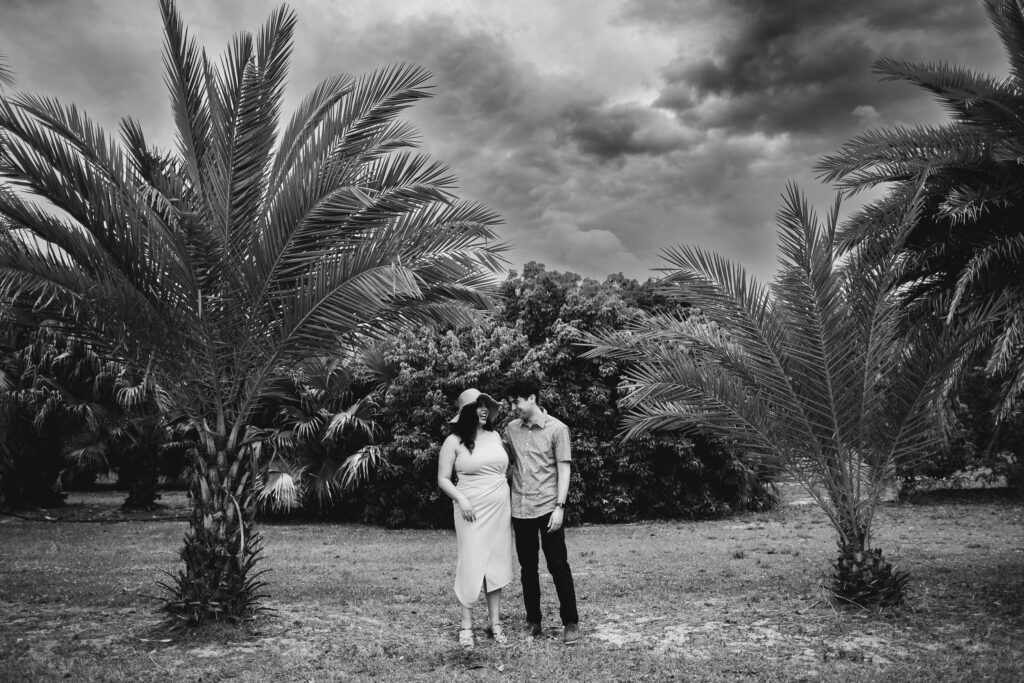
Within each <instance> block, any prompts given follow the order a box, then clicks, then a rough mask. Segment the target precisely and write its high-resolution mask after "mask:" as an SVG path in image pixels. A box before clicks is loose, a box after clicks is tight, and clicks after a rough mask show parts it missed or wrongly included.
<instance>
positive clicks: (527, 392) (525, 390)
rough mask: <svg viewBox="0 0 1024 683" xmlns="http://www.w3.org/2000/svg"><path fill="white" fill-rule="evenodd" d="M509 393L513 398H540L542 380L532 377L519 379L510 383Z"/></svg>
mask: <svg viewBox="0 0 1024 683" xmlns="http://www.w3.org/2000/svg"><path fill="white" fill-rule="evenodd" d="M508 395H509V396H510V397H511V398H530V397H531V396H534V397H535V398H537V399H538V400H539V399H540V382H537V381H535V380H532V379H517V380H516V381H514V382H512V383H511V384H509V385H508Z"/></svg>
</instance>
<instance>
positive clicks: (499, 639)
mask: <svg viewBox="0 0 1024 683" xmlns="http://www.w3.org/2000/svg"><path fill="white" fill-rule="evenodd" d="M487 635H489V636H490V637H491V638H493V639H494V642H495V643H497V644H498V645H508V636H506V635H505V632H504V631H503V630H502V628H501V624H495V625H494V626H488V627H487Z"/></svg>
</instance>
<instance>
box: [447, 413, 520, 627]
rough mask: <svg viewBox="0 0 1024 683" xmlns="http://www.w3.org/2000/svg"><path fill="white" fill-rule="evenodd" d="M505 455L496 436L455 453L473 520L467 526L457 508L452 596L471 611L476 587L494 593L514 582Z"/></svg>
mask: <svg viewBox="0 0 1024 683" xmlns="http://www.w3.org/2000/svg"><path fill="white" fill-rule="evenodd" d="M506 468H508V454H507V453H506V452H505V448H504V446H502V445H501V437H499V436H498V434H497V432H484V433H483V434H481V435H480V439H479V440H478V441H477V442H476V445H475V446H474V448H473V452H472V453H470V452H469V451H468V450H467V449H466V448H465V447H464V446H462V445H461V444H460V445H459V446H458V447H457V448H456V451H455V472H456V474H458V476H459V480H458V484H457V486H458V489H459V491H461V492H462V493H463V494H464V495H465V496H466V498H468V499H469V501H470V503H472V505H473V511H474V512H475V513H476V520H475V521H472V522H467V521H466V520H464V519H463V518H462V513H461V512H459V504H458V503H456V502H455V501H452V504H453V506H454V509H455V534H456V536H457V537H458V543H459V561H458V565H457V566H456V567H455V595H456V597H458V599H459V602H460V603H462V604H463V605H465V606H467V607H471V606H472V605H473V604H474V603H476V601H477V600H478V599H479V598H480V589H481V588H483V586H484V581H485V580H486V582H487V590H488V591H494V590H497V589H499V588H503V587H505V586H507V585H508V584H509V583H511V581H512V505H511V500H510V493H509V488H508V480H507V479H506V478H505V470H506Z"/></svg>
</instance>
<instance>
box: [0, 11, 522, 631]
mask: <svg viewBox="0 0 1024 683" xmlns="http://www.w3.org/2000/svg"><path fill="white" fill-rule="evenodd" d="M160 9H161V13H162V17H163V24H164V35H165V55H164V61H165V64H166V67H167V76H166V82H167V84H168V86H169V89H170V94H171V109H172V113H173V117H174V122H175V127H176V133H177V149H176V150H175V151H173V152H168V153H163V152H158V151H155V150H152V149H151V148H150V147H149V146H148V145H147V144H146V141H145V138H144V136H143V133H142V130H141V128H140V126H139V125H138V124H137V123H136V122H134V121H131V120H125V121H124V122H123V124H122V130H121V133H122V135H121V137H122V140H121V143H120V144H119V143H118V142H116V141H115V140H112V139H110V138H108V136H107V135H106V134H105V133H104V132H103V131H102V130H101V129H100V128H99V127H98V126H97V125H95V124H94V123H93V122H92V121H91V120H90V119H88V118H87V117H86V115H85V114H84V113H82V112H81V111H80V110H79V109H77V108H76V107H74V106H65V105H62V104H61V103H59V102H58V101H56V100H54V99H50V98H44V97H38V96H34V95H30V94H12V95H9V96H8V95H4V96H2V97H0V178H2V179H3V183H2V185H0V217H2V220H3V221H4V222H5V225H4V226H3V227H4V229H3V230H0V294H2V296H3V302H4V303H5V304H6V305H11V306H13V307H15V308H26V309H32V310H35V311H37V312H39V313H40V314H41V315H45V316H46V317H49V318H51V319H53V320H56V321H58V324H60V325H63V326H65V327H66V328H67V329H70V330H73V331H75V332H76V334H77V335H78V336H80V337H81V338H84V339H86V340H89V341H90V342H92V343H95V344H97V345H105V349H104V353H105V354H107V355H110V356H111V357H117V358H122V359H124V360H126V361H128V362H130V363H132V364H133V365H134V366H135V367H140V368H145V374H146V375H147V377H148V378H149V379H148V380H147V381H150V382H152V383H153V385H155V386H158V387H160V388H161V390H162V391H163V392H165V393H166V398H167V404H168V405H170V406H173V408H174V410H176V411H178V413H179V414H180V415H182V416H183V417H184V418H185V419H186V420H187V421H188V422H189V423H190V424H191V425H192V427H193V429H194V430H195V434H196V436H197V438H198V441H199V442H200V444H201V447H200V448H199V449H198V454H199V455H200V456H201V457H202V459H203V460H202V468H201V471H200V472H199V475H198V476H197V477H195V484H194V487H193V490H192V501H193V510H192V515H191V519H190V523H189V529H188V532H187V533H186V537H185V541H184V545H183V548H182V553H181V556H182V560H183V563H184V566H183V567H182V568H181V569H180V571H179V572H178V574H177V575H176V576H175V577H174V580H173V585H171V586H169V588H170V590H171V598H170V599H169V602H168V604H167V608H168V611H169V612H170V613H171V614H173V615H175V616H176V617H178V618H180V619H181V623H185V624H196V623H200V622H203V621H205V620H207V619H232V620H233V619H238V618H241V617H244V616H246V615H248V614H250V613H251V612H252V610H253V609H255V608H256V607H257V604H258V600H257V598H258V594H259V589H260V581H259V579H258V572H257V570H256V567H257V563H258V558H259V556H260V553H261V551H260V547H261V545H260V537H259V534H258V533H257V532H256V529H255V528H254V526H253V518H254V513H255V504H256V501H255V490H256V489H255V488H254V485H253V477H254V475H255V473H256V471H257V470H258V463H257V462H256V459H257V450H256V449H255V446H256V445H257V444H258V443H259V441H260V438H261V437H260V434H259V433H258V432H257V431H255V430H254V429H253V428H252V427H251V422H252V420H253V417H254V416H255V415H257V414H259V413H260V411H261V410H262V405H261V404H262V403H263V402H264V400H265V398H266V396H265V394H266V392H267V390H268V387H270V386H271V385H272V383H273V381H274V380H276V379H277V378H279V377H281V376H285V375H287V372H288V370H289V369H290V368H292V367H294V366H295V365H296V364H297V363H299V362H301V361H302V360H303V359H306V358H310V357H321V356H329V355H332V354H335V353H337V352H338V351H339V349H352V348H355V347H358V346H360V345H363V344H364V343H365V340H366V339H367V338H370V337H373V336H387V335H390V334H394V333H395V332H396V331H398V330H400V329H402V328H404V327H405V326H406V325H409V324H412V323H420V322H432V321H437V320H441V321H448V322H468V321H469V319H470V315H469V313H468V311H469V309H471V308H484V307H487V306H488V305H489V298H488V296H489V294H490V293H491V292H492V276H491V271H493V270H494V269H495V268H496V267H497V266H498V265H499V263H500V252H501V250H502V245H500V244H498V243H497V242H496V241H495V239H494V238H495V235H494V233H493V231H492V226H494V225H495V224H496V223H497V222H498V219H497V217H496V215H495V214H494V213H493V212H491V211H490V210H488V209H486V208H484V207H481V206H478V205H475V204H471V203H466V202H462V201H458V200H457V199H456V198H455V197H454V196H453V194H452V188H453V187H454V179H453V178H452V177H451V176H450V175H449V174H448V172H447V170H446V168H445V167H444V166H443V165H442V164H440V163H438V162H436V161H431V160H430V159H429V158H427V157H426V156H424V155H420V154H415V153H413V152H412V151H411V150H412V148H414V147H415V143H416V141H417V133H416V131H415V130H414V129H413V128H412V127H411V126H410V125H409V124H408V123H406V122H404V121H402V120H401V119H399V118H398V117H399V115H400V114H401V112H402V111H403V110H404V109H406V108H408V107H409V106H411V105H412V104H414V103H415V102H417V101H419V100H421V99H423V98H425V97H427V96H428V91H427V87H428V85H427V84H428V80H429V74H427V73H426V72H425V71H423V70H422V69H419V68H415V67H410V66H398V67H391V68H385V69H382V70H380V71H378V72H375V73H373V74H371V75H369V76H365V77H361V78H358V79H356V78H351V77H348V76H335V77H330V78H328V79H326V80H324V81H323V82H322V83H320V84H319V85H318V86H317V87H316V88H314V89H313V91H312V92H310V93H309V94H308V95H307V96H306V97H305V99H303V100H302V102H301V103H300V105H299V107H298V108H297V109H296V111H295V112H294V114H293V115H292V117H291V118H290V120H288V121H287V123H285V124H284V125H283V126H280V123H281V113H282V112H281V110H282V104H283V100H284V86H285V79H286V75H287V71H288V64H289V59H290V56H291V52H292V37H293V31H294V27H295V15H294V14H293V13H292V12H291V11H290V10H289V9H287V8H285V7H282V8H279V9H277V10H275V11H273V12H272V13H271V15H270V17H269V19H268V20H267V23H266V24H265V25H264V27H263V28H262V29H261V30H260V31H259V32H258V33H257V34H256V35H255V36H253V35H251V34H249V33H239V34H238V35H236V36H235V38H234V39H233V40H232V41H231V43H230V45H229V46H228V48H227V51H226V52H225V54H224V56H223V58H222V59H221V60H220V61H219V62H216V63H215V62H211V61H210V60H209V59H208V58H207V57H206V54H205V52H204V51H203V50H202V49H201V48H200V47H199V46H198V45H197V43H196V42H195V40H194V39H193V38H191V37H190V36H189V35H188V33H187V31H186V30H185V27H184V24H183V23H182V20H181V18H180V17H179V15H178V11H177V9H176V7H175V4H174V2H173V1H172V0H161V3H160ZM27 197H29V198H31V199H29V198H27ZM35 199H39V200H41V201H35ZM51 206H52V207H55V208H56V209H57V210H56V211H51V210H50V209H49V207H51ZM41 245H45V246H41Z"/></svg>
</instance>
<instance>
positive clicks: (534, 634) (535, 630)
mask: <svg viewBox="0 0 1024 683" xmlns="http://www.w3.org/2000/svg"><path fill="white" fill-rule="evenodd" d="M542 633H544V629H542V628H541V627H540V624H537V623H534V622H532V621H528V622H526V626H524V627H523V638H540V636H541V634H542Z"/></svg>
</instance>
